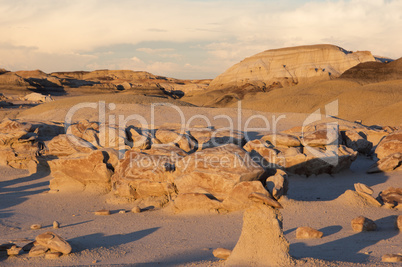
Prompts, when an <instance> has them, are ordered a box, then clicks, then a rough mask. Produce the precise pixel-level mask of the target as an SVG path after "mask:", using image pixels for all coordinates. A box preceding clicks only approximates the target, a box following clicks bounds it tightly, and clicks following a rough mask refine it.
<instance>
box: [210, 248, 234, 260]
mask: <svg viewBox="0 0 402 267" xmlns="http://www.w3.org/2000/svg"><path fill="white" fill-rule="evenodd" d="M230 253H232V251H231V250H229V249H226V248H216V249H214V251H212V254H214V257H215V258H218V259H222V260H226V259H227V258H229V256H230Z"/></svg>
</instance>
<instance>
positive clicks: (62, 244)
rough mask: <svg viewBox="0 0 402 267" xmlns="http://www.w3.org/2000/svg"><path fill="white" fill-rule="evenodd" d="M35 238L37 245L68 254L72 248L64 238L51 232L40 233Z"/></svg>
mask: <svg viewBox="0 0 402 267" xmlns="http://www.w3.org/2000/svg"><path fill="white" fill-rule="evenodd" d="M35 240H36V242H38V243H39V245H42V246H44V247H47V248H49V249H51V250H53V251H58V252H61V253H63V254H69V253H70V252H71V250H72V248H71V245H70V244H69V243H68V242H67V241H66V240H64V239H63V238H62V237H61V236H59V235H56V234H55V233H53V232H46V233H43V234H40V235H38V236H37V237H36V238H35Z"/></svg>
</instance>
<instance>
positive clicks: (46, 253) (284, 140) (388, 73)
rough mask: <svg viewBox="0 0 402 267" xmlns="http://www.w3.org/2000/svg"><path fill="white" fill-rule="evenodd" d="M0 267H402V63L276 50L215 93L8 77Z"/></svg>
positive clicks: (129, 77)
mask: <svg viewBox="0 0 402 267" xmlns="http://www.w3.org/2000/svg"><path fill="white" fill-rule="evenodd" d="M0 93H1V94H0V265H1V266H26V265H29V266H82V265H91V266H97V265H101V266H157V265H159V266H161V265H162V266H165V265H166V266H194V265H195V266H198V265H199V266H225V265H227V266H393V265H398V264H401V262H402V234H401V231H402V204H401V203H402V172H401V171H402V128H401V125H402V116H400V114H401V112H402V59H389V58H385V57H381V56H375V55H372V53H371V52H369V51H356V52H352V51H347V50H345V49H343V48H340V47H337V46H334V45H311V46H300V47H290V48H282V49H274V50H267V51H264V52H262V53H259V54H256V55H254V56H251V57H249V58H246V59H244V60H242V61H241V62H239V63H238V64H235V65H234V66H232V67H230V68H229V69H228V70H226V71H225V72H224V73H222V74H221V75H219V76H218V77H216V78H215V79H211V80H179V79H174V78H169V77H162V76H157V75H154V74H151V73H147V72H142V71H130V70H97V71H91V72H85V71H77V72H55V73H44V72H42V71H40V70H34V71H16V72H13V71H8V70H5V69H0Z"/></svg>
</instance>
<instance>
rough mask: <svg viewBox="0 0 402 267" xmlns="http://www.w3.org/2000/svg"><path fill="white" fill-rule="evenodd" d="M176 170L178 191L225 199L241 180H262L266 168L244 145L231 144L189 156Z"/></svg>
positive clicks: (178, 164)
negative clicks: (255, 161)
mask: <svg viewBox="0 0 402 267" xmlns="http://www.w3.org/2000/svg"><path fill="white" fill-rule="evenodd" d="M176 172H177V173H176V177H175V180H174V183H175V185H176V187H177V190H178V192H179V193H181V194H183V193H204V194H211V195H213V196H214V197H215V198H217V199H219V200H223V199H225V198H226V197H227V196H228V194H229V193H230V192H231V191H232V189H233V188H234V186H235V185H237V184H238V183H240V182H244V181H257V180H259V179H260V178H261V176H262V175H263V173H264V169H263V168H262V167H260V166H259V165H258V164H256V163H254V162H253V161H252V160H251V158H250V156H249V155H248V153H247V152H246V151H244V150H243V149H242V148H240V147H238V146H236V145H234V144H229V145H223V146H220V147H215V148H208V149H204V150H202V151H198V152H196V153H193V154H191V155H188V156H186V157H185V158H183V159H181V160H180V161H178V162H177V166H176Z"/></svg>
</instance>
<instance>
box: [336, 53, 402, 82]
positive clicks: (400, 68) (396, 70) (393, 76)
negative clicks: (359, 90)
mask: <svg viewBox="0 0 402 267" xmlns="http://www.w3.org/2000/svg"><path fill="white" fill-rule="evenodd" d="M340 78H341V79H352V80H355V81H359V82H362V83H376V82H383V81H392V80H399V79H402V58H400V59H398V60H395V61H391V62H389V63H382V62H364V63H360V64H358V65H356V66H354V67H353V68H350V69H348V70H347V71H345V72H344V73H343V74H342V75H341V76H340Z"/></svg>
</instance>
